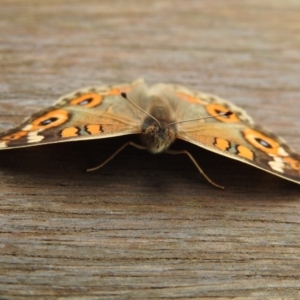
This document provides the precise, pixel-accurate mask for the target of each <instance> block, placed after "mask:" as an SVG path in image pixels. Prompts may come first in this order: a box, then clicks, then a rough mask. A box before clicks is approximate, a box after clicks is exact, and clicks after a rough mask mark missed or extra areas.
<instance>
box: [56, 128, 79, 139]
mask: <svg viewBox="0 0 300 300" xmlns="http://www.w3.org/2000/svg"><path fill="white" fill-rule="evenodd" d="M78 131H79V130H78V128H77V127H68V128H65V129H64V130H62V132H61V134H60V135H61V137H63V138H67V137H74V136H78Z"/></svg>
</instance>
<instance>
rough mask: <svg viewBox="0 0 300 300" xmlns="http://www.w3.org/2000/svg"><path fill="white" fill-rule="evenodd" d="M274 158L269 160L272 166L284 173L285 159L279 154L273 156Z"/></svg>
mask: <svg viewBox="0 0 300 300" xmlns="http://www.w3.org/2000/svg"><path fill="white" fill-rule="evenodd" d="M272 157H273V159H274V160H272V161H269V165H270V167H271V168H272V169H273V170H274V171H277V172H280V173H284V161H283V159H282V158H281V157H279V156H272Z"/></svg>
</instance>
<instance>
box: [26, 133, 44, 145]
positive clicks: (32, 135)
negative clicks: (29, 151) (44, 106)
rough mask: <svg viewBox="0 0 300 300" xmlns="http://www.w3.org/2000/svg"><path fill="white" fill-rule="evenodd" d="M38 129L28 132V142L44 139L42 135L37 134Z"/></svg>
mask: <svg viewBox="0 0 300 300" xmlns="http://www.w3.org/2000/svg"><path fill="white" fill-rule="evenodd" d="M38 133H39V131H32V132H29V133H28V135H27V139H28V141H27V142H28V143H37V142H40V141H42V140H43V139H44V137H43V136H42V135H38Z"/></svg>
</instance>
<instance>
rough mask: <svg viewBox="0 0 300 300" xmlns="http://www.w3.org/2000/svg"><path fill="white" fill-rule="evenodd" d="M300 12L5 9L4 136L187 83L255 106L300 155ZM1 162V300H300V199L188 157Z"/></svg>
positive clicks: (240, 172)
mask: <svg viewBox="0 0 300 300" xmlns="http://www.w3.org/2000/svg"><path fill="white" fill-rule="evenodd" d="M299 13H300V4H299V3H298V1H293V0H288V1H284V2H282V1H279V0H278V1H273V0H272V1H271V0H268V1H263V2H262V1H250V0H249V1H243V2H241V1H238V0H235V1H234V0H228V1H226V3H225V2H221V1H219V2H216V1H209V0H203V1H179V0H178V1H171V0H166V1H154V0H151V1H134V0H130V1H101V3H100V2H99V1H91V0H90V1H84V2H81V1H72V2H65V1H60V0H56V1H51V3H50V2H47V1H38V0H35V1H34V0H26V1H24V0H22V1H21V0H13V1H4V0H3V1H2V2H1V10H0V20H1V22H0V30H1V32H2V34H1V36H0V47H1V48H0V49H1V50H0V51H1V53H0V62H1V69H0V90H1V97H0V130H5V129H8V128H10V127H12V126H13V125H16V124H18V123H19V121H20V120H21V119H23V118H24V117H25V116H27V115H29V114H30V113H32V112H34V111H36V110H37V109H39V108H42V107H45V106H47V105H49V104H50V103H52V102H53V101H54V100H55V99H56V98H57V97H59V96H61V95H62V94H64V93H68V92H70V91H72V90H74V89H78V88H80V87H84V86H89V85H100V84H107V83H119V82H124V81H125V82H126V81H131V80H132V79H135V78H137V77H141V76H143V77H144V78H145V79H146V80H147V81H148V82H149V83H155V82H167V83H180V84H183V85H186V86H188V87H190V88H193V89H199V90H203V91H205V92H210V93H215V94H217V95H219V96H221V97H223V98H228V99H230V100H232V101H233V102H235V103H236V104H238V105H240V106H243V107H244V108H246V109H247V111H248V112H249V113H250V115H252V116H253V117H254V118H255V119H256V120H257V122H258V123H261V124H264V125H265V126H267V127H268V128H270V129H272V130H273V131H274V132H277V133H279V134H280V135H282V136H284V137H285V138H286V139H287V140H288V142H289V144H291V145H292V146H293V147H294V148H296V149H297V150H298V152H300V138H299V136H300V118H299V98H300V88H299V78H300V77H299V76H300V75H299V63H300V52H299V49H300V39H299V29H300V21H299ZM125 141H126V138H120V139H118V138H117V139H109V140H104V141H93V142H84V143H75V144H73V143H69V144H61V145H50V146H44V147H36V148H31V149H23V150H13V151H1V153H0V200H1V201H0V214H1V218H0V228H1V229H0V245H1V247H0V253H1V256H0V295H1V297H0V298H1V299H23V298H24V299H25V298H30V299H41V298H47V299H56V298H58V297H66V298H67V297H70V298H71V297H78V298H82V299H98V298H99V297H103V298H106V299H116V298H138V299H141V298H175V297H176V298H196V297H205V296H206V297H222V299H226V298H231V297H251V296H252V297H253V298H255V299H258V298H263V299H270V298H274V297H278V298H279V297H281V298H288V297H289V298H298V297H299V292H300V288H299V279H300V276H299V268H300V258H299V257H300V242H299V240H300V239H299V230H300V212H299V208H300V197H299V191H300V188H299V186H298V185H296V184H292V183H289V182H286V181H284V180H281V179H279V178H275V177H274V176H272V175H269V174H267V173H264V172H261V171H259V170H256V169H253V168H251V167H248V166H244V165H242V164H240V163H238V162H235V161H231V160H229V159H226V158H222V157H219V156H216V155H214V154H211V153H207V152H206V151H204V150H201V149H198V148H197V147H194V146H192V145H188V144H186V143H183V142H182V143H177V144H176V145H175V146H176V147H178V148H186V149H188V150H189V151H191V153H192V154H193V155H194V156H195V158H196V159H197V161H199V162H200V164H201V166H202V167H203V168H204V169H205V170H206V171H207V173H208V174H209V175H210V176H211V177H212V178H213V179H214V180H216V181H217V182H218V183H220V184H223V185H225V186H226V190H225V191H219V190H216V189H214V188H212V187H211V186H209V185H208V184H207V183H206V182H205V181H204V180H203V179H202V178H201V176H200V175H198V173H197V171H196V169H195V168H194V166H193V165H192V164H191V163H190V162H189V161H188V159H187V158H186V157H180V156H178V157H177V156H176V157H173V156H167V155H157V156H151V155H150V154H148V153H144V152H142V151H139V150H137V149H132V148H128V149H126V150H124V152H122V153H121V154H120V155H119V156H118V157H116V158H115V159H114V160H113V161H112V162H110V163H109V164H108V165H107V166H105V168H103V169H102V170H100V171H98V172H95V173H92V174H85V173H84V172H82V171H81V170H83V169H84V168H85V167H87V166H92V165H94V164H95V163H98V162H101V161H102V160H103V159H105V158H106V157H107V156H109V154H110V153H112V152H113V151H114V150H115V149H117V148H118V147H119V146H120V145H121V144H122V143H123V142H125Z"/></svg>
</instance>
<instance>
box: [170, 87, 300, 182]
mask: <svg viewBox="0 0 300 300" xmlns="http://www.w3.org/2000/svg"><path fill="white" fill-rule="evenodd" d="M174 89H175V93H176V94H177V96H178V97H179V98H180V101H181V102H182V103H184V104H183V106H187V107H188V109H182V108H180V110H181V111H184V114H183V115H182V116H181V117H180V119H181V120H189V119H193V118H195V116H198V117H208V116H216V115H218V114H219V113H221V112H227V111H232V112H233V114H232V115H230V116H220V115H219V116H217V117H215V118H209V119H202V120H197V121H193V122H185V123H178V136H177V137H178V138H179V139H182V140H185V141H188V142H190V143H192V144H195V145H197V146H200V147H202V148H205V149H207V150H210V151H212V152H215V153H218V154H221V155H223V156H227V157H230V158H232V159H235V160H239V161H241V162H244V163H247V164H249V165H252V166H254V167H257V168H259V169H262V170H264V171H267V172H269V173H272V174H275V175H277V176H279V177H282V178H285V179H288V180H290V181H293V182H296V183H298V184H300V155H299V154H297V153H295V152H294V151H293V150H292V149H291V148H290V147H288V146H287V144H286V143H285V142H284V141H283V140H282V139H281V138H279V137H277V136H275V135H274V134H272V133H270V132H268V131H266V130H264V129H262V128H260V127H258V126H256V125H254V123H253V121H252V119H251V118H250V117H249V116H248V115H247V113H246V112H245V111H244V110H242V109H240V108H238V107H236V106H235V105H233V104H232V103H230V102H228V101H226V100H223V99H221V98H219V97H216V96H212V95H207V94H203V93H200V92H196V93H194V92H191V91H189V90H187V89H185V88H183V87H179V86H175V87H174ZM186 103H188V105H187V104H186Z"/></svg>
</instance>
